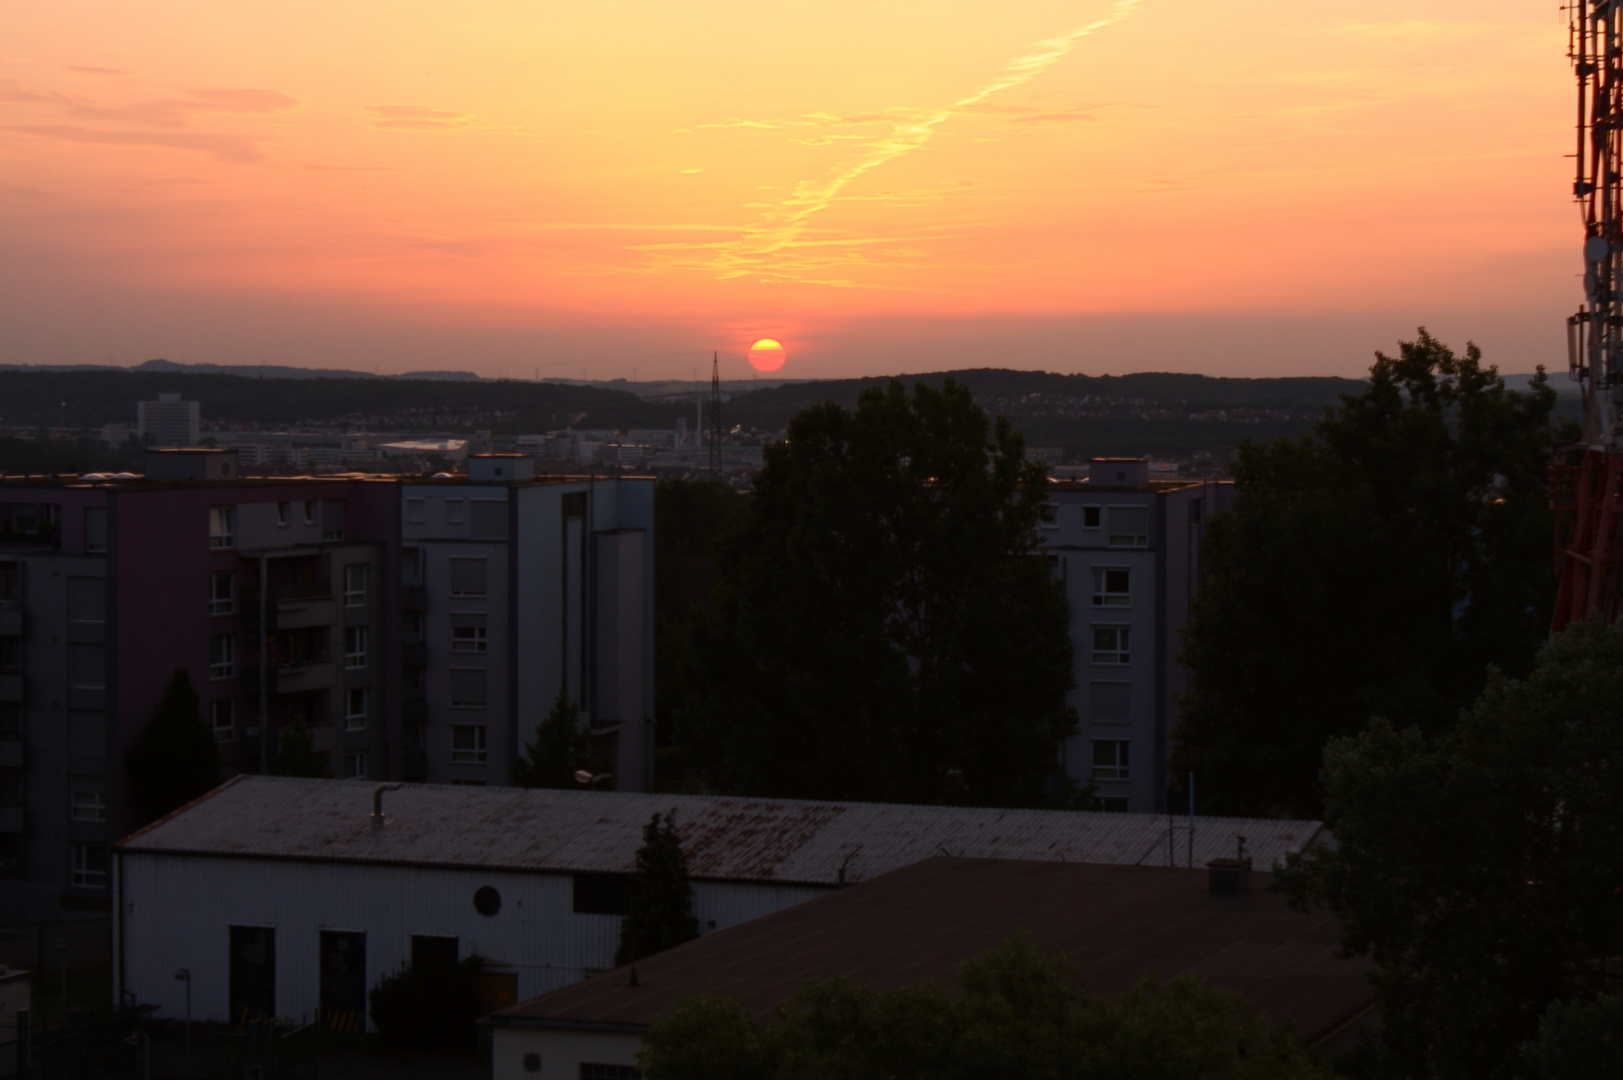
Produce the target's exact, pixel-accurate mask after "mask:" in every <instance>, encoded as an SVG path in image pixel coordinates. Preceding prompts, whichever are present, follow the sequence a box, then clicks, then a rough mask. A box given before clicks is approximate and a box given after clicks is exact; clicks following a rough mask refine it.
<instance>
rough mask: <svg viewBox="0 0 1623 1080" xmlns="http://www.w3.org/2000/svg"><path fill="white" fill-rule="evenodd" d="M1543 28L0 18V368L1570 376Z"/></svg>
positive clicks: (1179, 16)
mask: <svg viewBox="0 0 1623 1080" xmlns="http://www.w3.org/2000/svg"><path fill="white" fill-rule="evenodd" d="M1565 45H1566V29H1565V23H1564V21H1563V20H1562V18H1561V16H1560V13H1559V12H1558V10H1557V7H1556V5H1555V3H1553V2H1551V0H1539V2H1537V3H1533V2H1529V0H1515V2H1512V0H1473V2H1470V3H1467V2H1464V0H1403V2H1386V0H1362V2H1360V3H1357V4H1336V5H1331V4H1312V5H1308V4H1301V3H1285V2H1284V0H1226V2H1224V3H1211V2H1209V0H1201V2H1196V0H1136V2H1135V0H1122V2H1112V0H1026V2H1017V3H1008V2H1004V3H990V2H966V0H927V2H926V0H877V2H876V0H862V2H853V0H818V2H816V3H811V2H801V0H786V2H781V3H775V4H761V3H759V2H757V0H749V2H746V0H686V2H685V3H680V4H673V3H670V2H668V0H664V2H655V0H594V2H591V3H586V2H580V0H555V2H552V3H546V4H543V3H537V2H534V0H531V2H528V3H519V2H509V0H458V2H456V3H446V2H443V0H440V2H436V3H423V2H418V0H390V2H388V3H382V2H375V0H324V2H321V3H314V2H308V0H284V2H282V3H278V4H261V5H249V4H236V3H231V4H226V3H220V2H219V0H208V2H204V0H145V2H143V3H140V4H131V3H119V2H113V0H100V2H86V0H49V2H43V0H7V2H6V3H5V4H4V5H3V6H0V251H3V252H4V255H3V257H0V362H5V363H107V362H113V363H119V364H130V363H136V362H139V361H141V360H144V359H148V358H151V357H158V356H162V357H167V358H169V359H174V360H185V361H195V362H201V361H208V362H216V363H258V362H260V361H261V360H266V361H269V362H271V363H281V364H301V365H310V366H329V367H352V368H364V369H366V370H372V369H376V370H379V371H382V372H386V373H387V372H402V371H411V370H421V369H425V368H460V369H465V370H475V371H478V372H480V373H481V374H485V375H497V374H504V375H507V376H514V377H524V378H531V377H534V376H535V375H537V374H539V375H541V376H568V377H575V378H578V377H581V376H583V375H589V376H591V377H594V378H614V377H633V375H635V377H638V378H642V379H649V378H667V377H688V376H690V375H692V374H693V373H694V371H695V370H697V369H699V368H701V367H703V368H704V369H705V370H704V371H703V372H701V374H708V370H707V369H708V363H709V355H710V351H711V350H712V349H718V350H721V352H722V354H723V370H724V373H725V374H727V375H729V376H731V377H741V376H742V375H744V374H745V373H746V372H747V371H748V370H749V368H748V366H747V364H746V361H745V352H746V351H747V349H748V348H749V346H750V344H751V343H752V342H754V341H755V340H756V339H758V338H762V337H772V338H776V339H778V340H780V341H782V342H783V344H784V346H785V349H786V351H787V355H788V357H789V362H788V364H787V365H786V366H785V367H784V368H783V369H782V370H781V371H780V372H779V373H778V374H780V375H782V376H790V377H802V378H816V377H827V376H842V375H851V374H869V373H881V372H906V371H924V370H933V369H941V368H950V367H966V366H1004V367H1021V368H1044V369H1047V370H1052V371H1078V372H1088V373H1105V372H1108V373H1113V374H1119V373H1122V372H1125V371H1143V370H1163V371H1166V370H1171V371H1200V372H1205V373H1209V374H1236V375H1241V374H1243V375H1275V374H1357V373H1360V372H1361V371H1363V370H1364V369H1365V368H1366V367H1367V364H1368V361H1369V357H1370V354H1371V352H1372V350H1374V349H1376V348H1385V349H1388V350H1390V349H1392V348H1393V347H1394V345H1395V343H1396V340H1397V339H1398V338H1399V337H1400V336H1412V334H1413V331H1414V328H1415V327H1416V326H1417V325H1419V324H1425V325H1427V326H1428V327H1429V328H1430V329H1432V331H1433V332H1435V333H1437V334H1439V335H1440V336H1442V337H1443V338H1444V339H1445V340H1448V341H1451V342H1453V343H1455V344H1456V345H1459V346H1463V344H1464V341H1465V340H1466V339H1467V338H1474V339H1475V340H1476V341H1477V342H1478V343H1479V344H1481V345H1482V346H1483V347H1484V349H1485V350H1486V351H1487V353H1488V359H1489V360H1490V361H1495V362H1497V363H1499V364H1500V365H1501V367H1502V368H1504V369H1505V370H1511V371H1528V370H1531V369H1532V367H1533V365H1534V364H1537V363H1545V364H1551V365H1559V366H1562V367H1564V365H1565V358H1564V354H1563V353H1562V351H1561V350H1562V344H1561V343H1562V328H1561V320H1562V318H1563V316H1564V315H1565V314H1566V313H1567V312H1568V311H1569V310H1572V309H1574V308H1576V306H1577V304H1578V301H1579V299H1580V287H1579V283H1578V279H1577V274H1578V273H1579V271H1580V270H1581V266H1580V257H1579V250H1580V244H1581V239H1582V231H1581V227H1580V224H1579V219H1578V215H1577V210H1576V208H1575V206H1574V205H1573V203H1572V202H1571V199H1570V185H1571V162H1570V161H1569V160H1568V159H1567V158H1565V157H1563V155H1564V154H1568V153H1570V152H1571V150H1572V148H1573V135H1572V133H1571V123H1572V119H1573V115H1574V105H1573V82H1572V77H1571V74H1570V72H1569V70H1568V66H1567V62H1566V58H1565Z"/></svg>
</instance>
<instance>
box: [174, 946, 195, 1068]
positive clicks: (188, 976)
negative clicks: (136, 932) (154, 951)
mask: <svg viewBox="0 0 1623 1080" xmlns="http://www.w3.org/2000/svg"><path fill="white" fill-rule="evenodd" d="M175 978H177V979H179V980H180V981H181V982H183V983H185V984H186V1080H191V1076H192V969H191V968H181V969H180V970H179V971H177V972H175Z"/></svg>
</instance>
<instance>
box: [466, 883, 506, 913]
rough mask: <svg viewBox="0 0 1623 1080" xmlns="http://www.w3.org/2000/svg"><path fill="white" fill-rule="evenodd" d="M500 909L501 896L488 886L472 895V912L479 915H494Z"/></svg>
mask: <svg viewBox="0 0 1623 1080" xmlns="http://www.w3.org/2000/svg"><path fill="white" fill-rule="evenodd" d="M501 909H502V894H501V893H499V892H497V891H496V890H495V889H493V888H491V887H490V886H489V885H485V886H482V887H481V888H480V889H479V891H478V892H476V893H474V894H473V910H475V911H477V912H478V913H479V914H481V915H494V914H496V912H498V911H500V910H501Z"/></svg>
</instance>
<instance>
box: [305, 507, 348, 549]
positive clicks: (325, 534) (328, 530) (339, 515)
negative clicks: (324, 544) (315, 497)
mask: <svg viewBox="0 0 1623 1080" xmlns="http://www.w3.org/2000/svg"><path fill="white" fill-rule="evenodd" d="M314 505H315V504H314V503H305V508H306V509H305V513H306V514H307V515H308V514H309V513H310V510H309V508H310V507H312V506H314ZM307 520H308V519H307ZM309 523H310V524H314V522H313V521H310V522H309ZM321 538H322V539H323V540H342V539H343V538H344V501H343V500H342V499H323V500H321Z"/></svg>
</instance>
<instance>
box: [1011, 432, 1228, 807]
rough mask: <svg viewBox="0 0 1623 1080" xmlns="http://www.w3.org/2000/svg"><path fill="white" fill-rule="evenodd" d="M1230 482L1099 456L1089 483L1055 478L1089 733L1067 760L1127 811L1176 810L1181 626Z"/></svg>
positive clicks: (1071, 770)
mask: <svg viewBox="0 0 1623 1080" xmlns="http://www.w3.org/2000/svg"><path fill="white" fill-rule="evenodd" d="M1232 498H1233V485H1232V484H1231V483H1229V482H1227V481H1198V480H1197V481H1182V480H1155V481H1152V480H1151V479H1150V478H1149V462H1148V461H1145V460H1142V459H1136V458H1121V459H1117V458H1100V459H1096V460H1095V461H1094V462H1093V463H1092V465H1091V467H1090V470H1089V476H1088V479H1087V480H1086V481H1082V482H1074V481H1053V482H1052V483H1051V487H1050V495H1049V501H1050V503H1051V505H1052V506H1053V509H1054V519H1053V521H1051V522H1049V523H1048V524H1047V525H1046V526H1045V527H1044V530H1043V531H1044V535H1045V539H1046V542H1047V548H1048V554H1049V557H1050V560H1051V562H1052V565H1053V568H1054V573H1055V575H1056V576H1058V577H1059V579H1060V580H1061V581H1062V582H1063V583H1064V588H1065V596H1066V599H1067V601H1068V602H1069V607H1070V616H1071V648H1072V651H1073V656H1074V660H1073V664H1074V673H1075V674H1074V678H1075V684H1076V685H1075V687H1074V688H1073V689H1072V691H1071V694H1070V698H1069V704H1070V705H1071V706H1072V707H1073V708H1075V710H1076V714H1077V717H1078V719H1079V721H1080V723H1081V728H1080V731H1079V732H1078V734H1077V735H1075V736H1073V737H1072V738H1071V739H1070V740H1068V741H1067V743H1066V745H1065V747H1064V749H1063V756H1062V766H1063V768H1064V770H1065V772H1066V774H1067V775H1068V776H1070V777H1071V778H1072V779H1074V780H1076V781H1078V782H1079V783H1092V784H1094V785H1095V787H1096V789H1097V797H1098V798H1099V799H1100V800H1101V801H1102V802H1103V804H1104V805H1105V806H1106V807H1107V808H1109V809H1111V810H1118V811H1131V812H1134V813H1154V812H1160V811H1164V810H1165V809H1166V802H1167V789H1168V787H1169V786H1172V781H1173V778H1172V777H1170V776H1169V775H1168V772H1167V762H1168V760H1169V757H1170V755H1171V745H1172V744H1171V739H1172V732H1173V731H1174V730H1175V729H1176V727H1177V723H1178V705H1177V696H1178V695H1179V694H1181V693H1183V692H1184V691H1185V690H1186V689H1188V675H1187V673H1186V672H1185V671H1184V670H1183V668H1182V667H1180V666H1179V664H1178V662H1177V655H1178V651H1179V648H1180V644H1179V634H1180V632H1181V631H1182V630H1183V627H1184V625H1185V624H1186V623H1187V622H1188V620H1189V609H1190V605H1191V604H1192V603H1193V601H1194V596H1195V590H1196V589H1197V587H1198V586H1199V583H1200V539H1201V535H1202V532H1203V530H1204V528H1205V522H1206V521H1207V520H1208V519H1209V518H1210V517H1211V516H1212V515H1213V514H1216V513H1219V512H1221V511H1222V510H1223V509H1224V508H1226V507H1227V506H1228V504H1229V502H1230V500H1231V499H1232Z"/></svg>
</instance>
